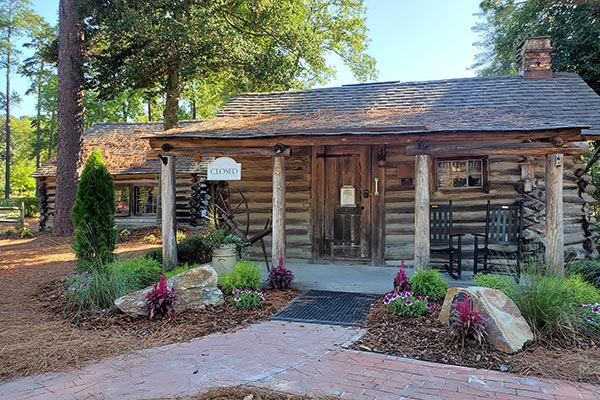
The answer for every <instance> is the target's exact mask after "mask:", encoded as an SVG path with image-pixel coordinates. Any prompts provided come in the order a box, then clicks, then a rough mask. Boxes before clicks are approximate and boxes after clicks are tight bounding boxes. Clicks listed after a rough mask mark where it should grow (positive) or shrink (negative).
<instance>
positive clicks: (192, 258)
mask: <svg viewBox="0 0 600 400" xmlns="http://www.w3.org/2000/svg"><path fill="white" fill-rule="evenodd" d="M211 255H212V248H211V247H210V246H209V245H207V243H206V240H205V238H204V237H203V236H201V235H190V236H187V237H186V238H185V239H183V240H181V242H178V243H177V259H178V260H179V262H182V263H196V264H202V263H206V262H208V261H209V260H210V258H211Z"/></svg>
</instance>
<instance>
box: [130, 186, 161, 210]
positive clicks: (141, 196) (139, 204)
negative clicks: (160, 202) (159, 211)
mask: <svg viewBox="0 0 600 400" xmlns="http://www.w3.org/2000/svg"><path fill="white" fill-rule="evenodd" d="M133 189H134V194H135V214H136V215H148V214H156V205H157V202H156V200H157V190H158V189H157V188H156V186H134V188H133Z"/></svg>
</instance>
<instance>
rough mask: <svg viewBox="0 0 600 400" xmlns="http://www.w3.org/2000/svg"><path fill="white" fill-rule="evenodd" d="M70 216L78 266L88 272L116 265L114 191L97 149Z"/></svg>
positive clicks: (84, 169) (88, 162) (82, 179)
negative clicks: (106, 265) (73, 227)
mask: <svg viewBox="0 0 600 400" xmlns="http://www.w3.org/2000/svg"><path fill="white" fill-rule="evenodd" d="M71 214H72V216H73V224H74V226H75V233H74V236H73V250H74V251H75V255H76V257H77V264H78V266H79V267H80V268H82V267H83V268H87V267H89V266H90V265H91V266H97V265H104V264H107V263H109V262H111V261H113V260H114V254H113V251H114V249H115V246H116V242H117V231H116V228H115V187H114V184H113V180H112V178H111V176H110V174H109V173H108V170H107V169H106V166H105V164H104V160H103V158H102V154H101V153H100V150H98V149H94V150H93V151H92V153H91V154H90V155H89V156H88V158H87V161H86V163H85V167H84V168H83V172H82V173H81V179H80V181H79V185H78V187H77V195H76V198H75V204H74V205H73V209H72V211H71Z"/></svg>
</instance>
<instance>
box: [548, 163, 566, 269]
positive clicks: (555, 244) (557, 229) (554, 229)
mask: <svg viewBox="0 0 600 400" xmlns="http://www.w3.org/2000/svg"><path fill="white" fill-rule="evenodd" d="M545 184H546V253H545V256H546V266H547V268H548V272H549V273H551V274H552V275H555V276H559V277H564V275H565V250H564V247H565V246H564V224H563V155H562V154H560V153H554V154H549V155H547V156H546V181H545Z"/></svg>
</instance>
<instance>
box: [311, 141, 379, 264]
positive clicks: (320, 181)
mask: <svg viewBox="0 0 600 400" xmlns="http://www.w3.org/2000/svg"><path fill="white" fill-rule="evenodd" d="M361 147H362V148H364V151H365V153H366V154H365V155H366V160H364V162H365V165H364V169H365V172H366V173H367V176H366V181H367V182H369V185H368V186H369V187H368V189H369V192H370V193H371V196H370V206H369V209H368V213H369V215H368V218H369V223H368V226H369V231H368V232H366V233H365V234H366V240H367V245H368V246H370V253H371V265H381V266H382V265H384V261H385V260H384V256H385V226H384V222H385V165H384V161H385V146H384V145H373V146H372V145H345V146H335V147H334V146H327V148H329V149H335V151H334V152H332V153H331V154H336V153H344V152H348V149H352V148H354V149H355V148H361ZM325 149H326V148H325V146H322V145H317V146H312V154H311V223H312V245H311V250H312V257H311V261H312V262H313V263H322V262H323V257H322V254H323V241H322V238H321V232H322V226H323V220H324V212H325V210H324V207H325V202H324V201H323V199H324V198H325V184H324V183H325V182H324V180H325V179H324V176H325V171H324V165H325V163H324V162H319V161H318V160H319V157H317V155H319V154H323V153H324V152H325ZM344 149H346V150H345V151H344ZM361 151H362V150H361ZM382 155H383V159H382ZM382 160H383V162H382ZM375 177H377V178H379V185H378V186H379V187H378V189H379V196H374V190H375V188H374V183H373V182H374V178H375ZM360 189H361V190H363V189H364V188H360ZM319 200H321V201H319Z"/></svg>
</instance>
